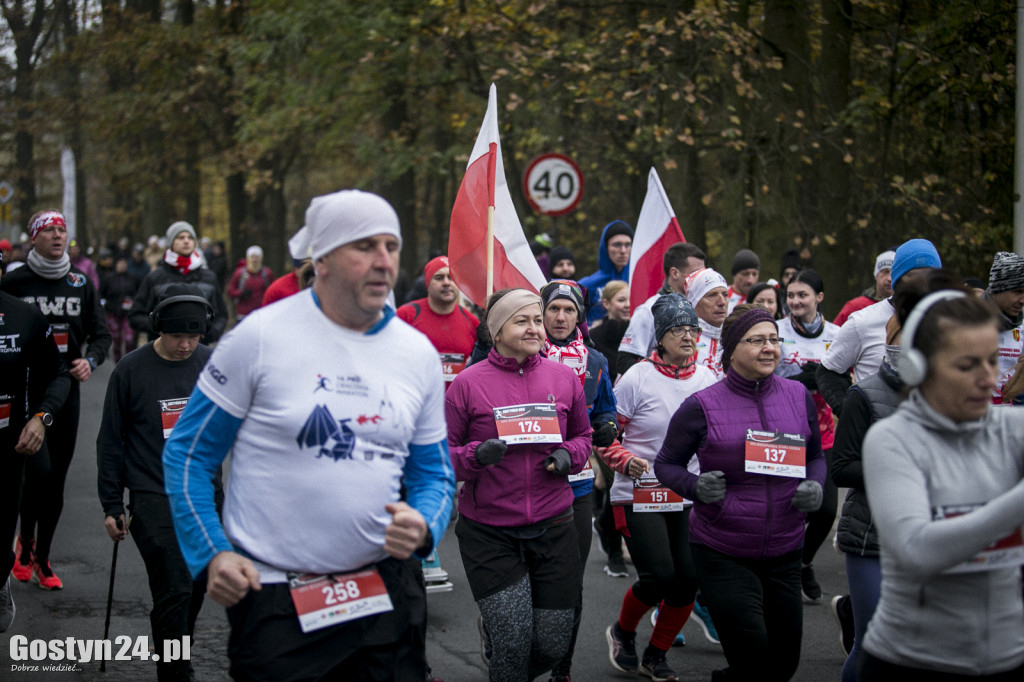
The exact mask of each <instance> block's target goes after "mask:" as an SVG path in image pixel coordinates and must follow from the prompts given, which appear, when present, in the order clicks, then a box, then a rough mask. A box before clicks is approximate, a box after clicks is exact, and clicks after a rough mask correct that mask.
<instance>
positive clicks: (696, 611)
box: [690, 595, 722, 644]
mask: <svg viewBox="0 0 1024 682" xmlns="http://www.w3.org/2000/svg"><path fill="white" fill-rule="evenodd" d="M693 615H694V616H697V617H696V618H691V619H690V620H692V621H694V622H696V623H697V625H699V626H700V629H701V630H703V631H704V637H705V638H706V639H707V640H708V641H709V642H711V643H712V644H721V643H722V641H721V640H720V639H718V630H716V629H715V624H714V623H713V622H712V621H711V614H710V613H709V612H708V609H707V607H706V606H704V605H703V604H701V603H700V598H699V595H698V599H697V600H695V601H694V602H693Z"/></svg>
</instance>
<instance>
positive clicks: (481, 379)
mask: <svg viewBox="0 0 1024 682" xmlns="http://www.w3.org/2000/svg"><path fill="white" fill-rule="evenodd" d="M552 402H554V403H555V405H556V406H557V408H558V423H559V427H560V429H561V432H562V440H563V442H562V443H537V444H522V445H510V446H509V448H508V451H507V452H506V453H505V456H504V457H503V458H502V460H501V461H500V462H498V463H497V464H494V465H491V466H480V465H479V464H477V462H476V458H475V456H474V455H475V453H476V447H477V446H478V445H479V444H480V443H482V442H484V441H485V440H488V439H490V438H497V437H498V428H497V425H496V424H495V422H494V411H493V410H494V408H495V407H508V406H511V405H524V404H527V403H552ZM444 403H445V404H444V408H445V409H444V414H445V419H447V421H448V448H449V451H450V452H451V458H452V466H453V467H454V468H455V476H456V478H457V479H458V480H459V481H465V485H463V486H462V489H461V490H460V491H459V513H460V514H463V515H465V516H466V518H468V519H470V520H471V521H476V522H477V523H484V524H487V525H491V526H501V527H515V526H527V525H531V524H534V523H538V522H540V521H544V520H546V519H550V518H554V517H557V516H559V515H560V514H562V513H564V512H565V511H566V510H568V509H569V508H570V507H571V506H572V502H573V494H572V488H570V487H569V482H568V479H567V478H566V477H565V476H557V475H555V474H553V473H550V472H549V471H547V470H546V469H545V468H544V464H543V462H544V459H545V458H546V457H547V456H548V455H550V454H551V453H552V452H553V451H554V450H556V449H557V448H565V449H566V450H568V452H569V457H570V459H571V460H572V466H571V467H570V470H569V471H570V473H578V472H579V471H581V470H582V469H583V466H584V464H586V461H587V458H588V457H589V456H590V451H591V434H592V429H591V427H590V420H589V418H588V417H587V400H586V398H585V396H584V395H583V386H582V384H581V383H580V380H579V378H578V377H577V376H576V373H575V372H573V371H572V370H571V369H569V368H568V367H566V366H565V365H560V364H558V363H557V362H549V361H547V360H545V359H544V358H542V357H541V356H540V355H534V356H531V357H529V358H527V359H526V360H525V361H524V362H523V364H522V365H519V364H518V363H517V362H516V360H515V359H513V358H506V357H504V356H502V355H499V354H498V352H497V351H496V350H494V349H493V348H492V349H491V351H490V353H489V354H488V355H487V359H486V360H485V361H483V362H478V363H476V364H473V365H470V366H469V367H467V368H466V369H465V370H463V371H462V372H460V373H459V375H458V376H456V377H455V381H453V382H452V385H451V386H450V387H449V388H448V391H447V393H445V396H444Z"/></svg>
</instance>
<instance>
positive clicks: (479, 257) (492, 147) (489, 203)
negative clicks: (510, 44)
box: [448, 83, 546, 308]
mask: <svg viewBox="0 0 1024 682" xmlns="http://www.w3.org/2000/svg"><path fill="white" fill-rule="evenodd" d="M448 261H449V262H450V263H451V265H450V266H449V272H450V273H451V277H452V280H453V281H454V282H455V285H456V286H457V287H458V288H459V289H460V290H461V291H462V293H464V294H465V295H466V296H467V297H468V298H469V299H470V300H471V301H473V303H475V304H477V305H478V306H480V307H481V308H483V307H486V305H487V296H489V295H490V294H491V293H492V292H494V291H497V290H499V289H507V288H509V287H519V288H522V289H529V290H530V291H534V292H539V291H540V289H541V287H543V286H544V284H545V283H546V280H545V279H544V273H542V272H541V269H540V266H539V265H537V260H536V259H535V258H534V257H533V253H532V252H531V251H530V245H529V243H527V241H526V235H524V234H523V227H522V225H521V224H520V223H519V216H518V215H516V208H515V206H514V205H513V204H512V195H511V194H509V190H508V184H507V183H506V182H505V170H504V166H503V165H502V161H501V141H500V140H499V139H498V91H497V89H496V88H495V87H494V84H493V83H492V84H491V92H490V95H489V96H488V98H487V113H486V114H484V121H483V124H482V125H481V126H480V133H479V134H478V135H477V138H476V144H475V145H474V146H473V153H472V154H471V155H470V157H469V164H468V165H467V166H466V175H465V176H464V177H463V178H462V186H461V187H459V193H458V194H457V195H456V197H455V206H453V207H452V220H451V227H450V231H449V233H448ZM488 261H491V263H490V264H489V263H488ZM489 265H490V267H489Z"/></svg>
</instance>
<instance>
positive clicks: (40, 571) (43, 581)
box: [32, 557, 64, 590]
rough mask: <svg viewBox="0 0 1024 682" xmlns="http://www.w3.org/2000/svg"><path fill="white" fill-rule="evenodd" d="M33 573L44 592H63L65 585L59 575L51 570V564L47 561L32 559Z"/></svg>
mask: <svg viewBox="0 0 1024 682" xmlns="http://www.w3.org/2000/svg"><path fill="white" fill-rule="evenodd" d="M32 573H33V575H35V578H36V580H38V581H39V587H40V589H43V590H63V589H64V583H63V582H61V579H60V578H58V577H57V574H56V573H54V572H53V569H52V568H50V562H49V561H48V560H46V559H43V560H42V561H40V560H39V559H38V557H32Z"/></svg>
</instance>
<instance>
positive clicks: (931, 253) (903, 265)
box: [890, 239, 942, 288]
mask: <svg viewBox="0 0 1024 682" xmlns="http://www.w3.org/2000/svg"><path fill="white" fill-rule="evenodd" d="M941 267H942V259H941V258H939V252H938V251H936V250H935V246H933V245H932V243H931V242H930V241H928V240H927V239H911V240H909V241H906V242H903V244H902V245H901V246H900V247H899V248H898V249H896V257H895V258H893V261H892V272H891V273H890V274H891V275H892V286H893V288H895V287H896V282H898V281H900V277H902V276H903V275H905V274H907V273H908V272H910V271H911V270H916V269H917V268H941Z"/></svg>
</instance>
